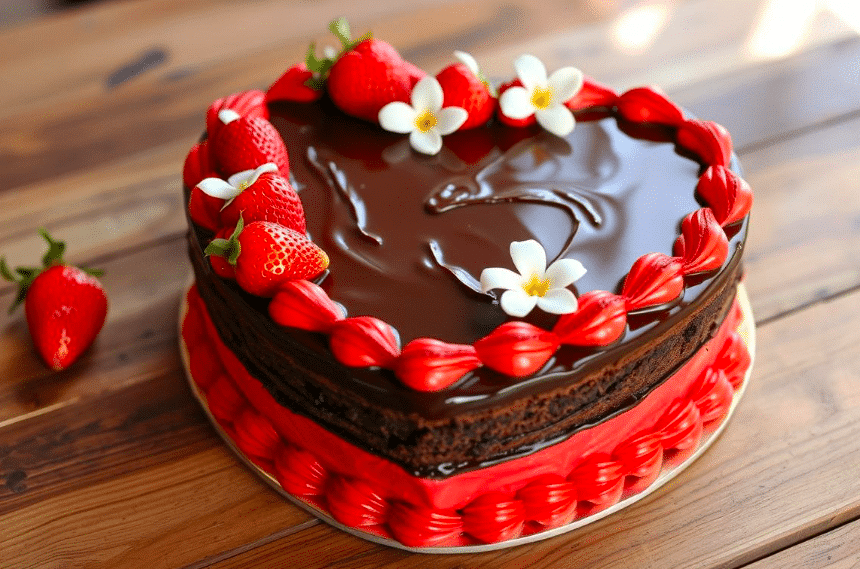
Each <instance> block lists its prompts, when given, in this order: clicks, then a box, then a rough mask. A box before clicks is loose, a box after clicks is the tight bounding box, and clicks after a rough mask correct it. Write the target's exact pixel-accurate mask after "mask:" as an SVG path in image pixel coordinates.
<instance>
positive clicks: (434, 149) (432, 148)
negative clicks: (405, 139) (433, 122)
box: [409, 128, 442, 155]
mask: <svg viewBox="0 0 860 569" xmlns="http://www.w3.org/2000/svg"><path fill="white" fill-rule="evenodd" d="M409 144H411V145H412V148H414V149H415V150H417V151H418V152H420V153H422V154H430V155H433V154H437V153H438V152H439V151H440V150H441V149H442V135H440V134H439V133H438V132H437V131H436V129H435V128H432V129H430V130H428V131H427V132H421V131H420V130H413V131H412V132H411V133H409Z"/></svg>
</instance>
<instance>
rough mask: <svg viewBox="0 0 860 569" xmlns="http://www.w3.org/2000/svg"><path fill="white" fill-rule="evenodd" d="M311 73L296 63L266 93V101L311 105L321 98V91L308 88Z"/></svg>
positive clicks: (302, 65) (311, 76)
mask: <svg viewBox="0 0 860 569" xmlns="http://www.w3.org/2000/svg"><path fill="white" fill-rule="evenodd" d="M313 76H314V74H313V72H312V71H311V70H310V69H308V67H307V65H305V64H304V63H297V64H295V65H293V66H292V67H290V68H289V69H287V71H286V72H285V73H284V74H283V75H281V76H280V77H279V78H278V80H277V81H275V82H274V83H272V86H271V87H269V90H268V91H266V101H295V102H297V103H312V102H314V101H316V100H317V99H319V98H320V97H321V96H322V91H321V90H319V89H314V88H312V87H308V85H307V81H308V80H309V79H312V78H313Z"/></svg>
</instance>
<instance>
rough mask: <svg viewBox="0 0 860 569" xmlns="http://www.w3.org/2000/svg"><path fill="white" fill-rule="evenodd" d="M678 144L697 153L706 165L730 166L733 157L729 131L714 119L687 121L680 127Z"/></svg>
mask: <svg viewBox="0 0 860 569" xmlns="http://www.w3.org/2000/svg"><path fill="white" fill-rule="evenodd" d="M678 144H679V145H680V146H683V147H684V148H686V149H687V150H690V151H691V152H692V153H693V154H695V155H697V156H698V157H699V158H701V159H702V161H703V162H704V163H705V164H706V165H710V166H728V165H729V163H730V162H731V159H732V138H731V136H729V131H727V130H726V129H725V128H724V127H723V126H721V125H718V124H717V123H715V122H712V121H699V120H688V121H685V122H684V124H682V125H681V127H680V128H679V129H678Z"/></svg>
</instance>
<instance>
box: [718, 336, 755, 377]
mask: <svg viewBox="0 0 860 569" xmlns="http://www.w3.org/2000/svg"><path fill="white" fill-rule="evenodd" d="M751 364H752V357H751V356H750V352H749V349H748V348H747V345H746V343H745V342H744V341H743V338H741V336H740V334H738V333H737V332H734V331H733V332H730V333H729V334H728V336H727V337H726V341H725V343H724V344H723V346H722V348H721V349H720V353H719V354H718V355H717V359H716V360H715V361H714V364H713V365H714V366H716V367H718V368H720V369H722V370H723V371H724V372H725V374H726V379H727V380H728V381H729V383H730V384H731V385H732V387H733V388H734V389H737V388H739V387H740V386H741V384H742V383H743V382H744V378H745V377H746V373H747V370H748V369H749V367H750V365H751Z"/></svg>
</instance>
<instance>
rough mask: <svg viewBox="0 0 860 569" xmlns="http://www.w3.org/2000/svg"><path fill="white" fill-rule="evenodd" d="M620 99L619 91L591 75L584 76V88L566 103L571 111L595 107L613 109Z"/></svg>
mask: <svg viewBox="0 0 860 569" xmlns="http://www.w3.org/2000/svg"><path fill="white" fill-rule="evenodd" d="M617 101H618V93H616V92H615V91H614V90H613V89H612V88H611V87H608V86H606V85H604V84H602V83H599V82H598V81H595V80H594V79H592V78H591V77H587V76H586V77H583V79H582V89H580V90H579V92H578V93H577V94H576V95H574V96H573V97H571V98H570V99H569V100H567V101H565V103H564V105H565V106H566V107H567V108H568V109H570V110H571V111H581V110H584V109H591V108H594V107H601V108H606V109H611V108H612V107H613V106H615V104H616V102H617Z"/></svg>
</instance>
